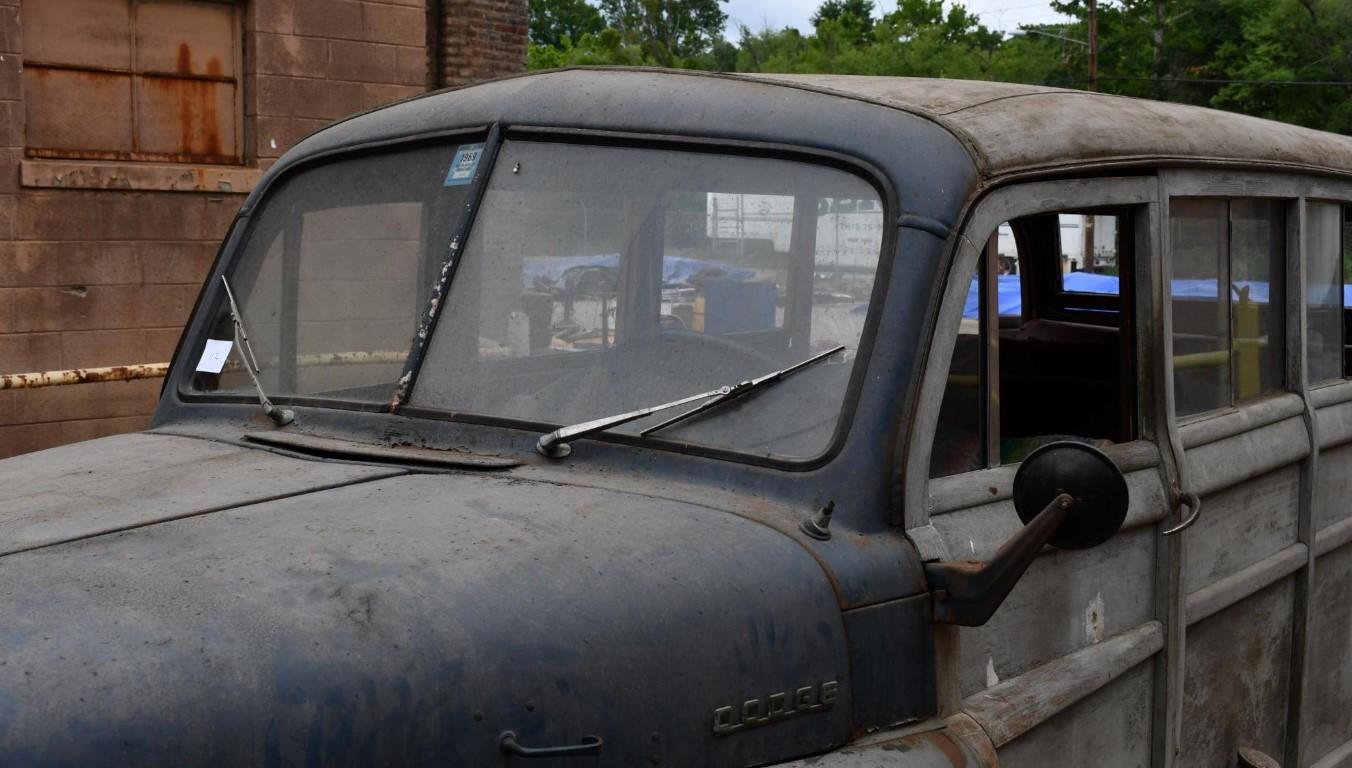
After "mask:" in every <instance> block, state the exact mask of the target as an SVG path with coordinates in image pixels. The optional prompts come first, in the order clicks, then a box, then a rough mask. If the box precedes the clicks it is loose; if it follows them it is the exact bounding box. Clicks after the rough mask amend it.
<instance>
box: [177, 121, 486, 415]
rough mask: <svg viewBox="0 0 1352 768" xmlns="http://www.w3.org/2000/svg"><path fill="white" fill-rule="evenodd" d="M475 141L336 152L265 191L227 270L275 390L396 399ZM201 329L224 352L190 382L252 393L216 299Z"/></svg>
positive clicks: (266, 380)
mask: <svg viewBox="0 0 1352 768" xmlns="http://www.w3.org/2000/svg"><path fill="white" fill-rule="evenodd" d="M482 146H483V145H482V144H480V143H477V142H476V141H473V140H465V141H461V142H457V143H453V144H450V145H444V146H443V145H438V146H427V147H419V148H416V149H405V150H400V151H397V152H390V153H383V154H376V155H367V156H363V157H356V158H348V159H343V160H336V161H331V162H328V163H325V164H323V165H319V166H316V167H312V168H310V169H308V170H303V171H300V172H299V173H295V174H292V175H290V176H288V177H286V178H285V180H284V181H282V182H280V183H279V184H278V185H277V186H276V187H275V188H274V190H273V191H272V193H271V194H270V195H268V197H267V198H265V202H264V203H263V205H262V207H261V209H260V210H259V211H258V212H256V213H255V214H254V216H253V220H252V222H251V223H250V225H249V229H248V231H247V233H246V235H245V238H244V241H243V244H242V245H241V247H240V253H239V255H238V256H237V258H236V259H235V262H234V265H233V267H232V269H231V270H230V273H229V281H230V286H231V288H233V290H234V293H235V298H236V299H237V301H238V303H239V307H240V313H241V315H242V316H243V321H244V325H245V327H246V329H247V332H248V336H249V341H250V344H251V346H252V347H253V351H254V355H255V357H256V358H257V360H258V366H259V370H260V373H259V383H260V384H261V385H262V386H263V388H264V389H265V390H266V391H267V393H268V394H269V395H271V396H273V397H276V398H279V399H285V398H287V397H288V396H291V397H295V396H304V397H310V398H324V399H332V400H346V401H355V402H362V403H380V404H385V403H389V402H390V400H391V398H392V397H393V394H394V388H395V383H396V382H397V381H398V379H399V377H400V375H401V374H402V373H403V370H404V362H405V360H406V359H407V358H408V354H409V349H410V347H411V340H412V338H413V334H414V333H415V331H416V330H417V327H418V320H419V318H420V317H421V316H422V315H423V314H424V313H425V312H426V310H427V301H428V295H429V287H430V286H431V285H433V281H435V279H436V276H437V274H438V273H439V272H440V270H441V264H442V262H443V261H444V260H445V258H446V251H447V244H448V242H449V241H450V237H451V232H452V230H453V229H454V227H455V226H456V223H457V221H458V217H459V216H460V214H461V212H462V211H463V210H464V204H465V201H466V197H467V195H468V190H469V189H470V184H469V182H470V181H472V173H473V170H472V169H469V172H468V173H466V169H467V168H468V164H469V163H474V162H477V158H478V157H479V153H480V152H481V151H482ZM457 171H459V174H460V175H459V177H457ZM209 335H210V336H211V339H213V340H215V341H216V342H217V343H215V344H208V345H207V347H206V349H210V348H212V347H213V346H214V347H215V348H216V349H221V348H223V345H224V344H227V343H229V344H231V346H230V349H229V353H228V358H227V359H226V361H225V364H224V366H223V367H222V366H220V365H219V364H218V365H216V366H212V365H206V366H203V365H201V364H198V368H199V370H198V371H197V372H196V373H195V374H194V376H193V387H194V389H196V390H198V391H213V392H228V393H231V394H246V395H250V396H252V395H253V394H254V389H253V385H252V384H251V383H250V381H249V377H248V376H247V374H246V371H245V370H244V368H243V364H242V358H241V357H240V350H238V349H236V348H234V347H233V340H234V329H233V326H232V324H231V321H230V314H229V307H228V306H226V304H225V303H224V302H223V301H222V302H220V303H219V304H218V307H217V312H216V317H215V322H214V323H213V326H212V329H211V331H210V334H209ZM202 354H203V355H205V354H206V353H205V350H204V352H203V353H202ZM193 359H194V361H196V360H198V359H199V358H193ZM201 359H203V360H204V361H205V357H203V358H201ZM203 368H206V369H207V370H202V369H203ZM212 368H215V370H217V371H219V373H213V372H212Z"/></svg>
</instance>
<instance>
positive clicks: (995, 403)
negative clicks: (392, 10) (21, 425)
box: [0, 70, 1352, 768]
mask: <svg viewBox="0 0 1352 768" xmlns="http://www.w3.org/2000/svg"><path fill="white" fill-rule="evenodd" d="M1349 205H1352V140H1349V139H1346V138H1343V137H1338V136H1332V135H1328V134H1322V133H1318V132H1314V131H1309V130H1304V129H1300V128H1297V127H1293V126H1288V125H1282V124H1276V123H1270V122H1265V121H1261V120H1255V119H1250V118H1245V117H1240V116H1236V115H1228V114H1223V113H1217V112H1211V111H1208V110H1201V109H1196V108H1191V107H1182V106H1171V105H1165V104H1157V103H1151V102H1143V101H1135V100H1130V99H1123V98H1116V97H1109V96H1102V95H1098V94H1088V93H1081V92H1075V91H1065V90H1057V89H1048V88H1038V87H1030V86H1020V85H1001V84H993V83H964V82H955V81H931V80H906V79H893V78H861V77H837V76H806V75H804V76H782V77H765V78H759V77H750V76H746V77H743V76H735V77H734V76H711V75H703V74H694V73H677V72H663V71H647V70H567V71H558V72H549V73H542V74H535V75H530V76H523V77H518V78H513V79H508V80H502V81H496V82H491V83H486V84H481V85H476V86H472V87H467V88H463V89H459V90H452V91H445V92H440V93H436V94H431V95H428V96H425V97H421V98H417V99H412V100H409V101H405V102H402V103H399V104H396V105H392V106H390V107H387V108H384V109H380V110H376V111H373V112H369V113H366V114H363V115H359V116H356V117H353V118H350V119H348V120H345V121H343V122H340V123H338V124H336V125H334V126H331V127H329V128H327V129H325V130H323V131H320V132H318V133H316V134H314V135H313V136H311V137H309V138H308V139H306V140H305V141H303V142H301V143H300V144H299V145H298V146H297V147H296V148H295V149H293V150H292V151H291V152H289V153H288V154H287V155H286V156H285V157H284V158H283V159H282V160H281V161H279V162H278V163H277V164H276V165H275V166H274V167H273V168H272V169H271V170H270V171H269V172H268V175H267V177H266V178H265V179H264V181H263V182H262V183H261V184H260V185H259V187H258V189H257V190H256V191H255V192H254V193H253V194H252V196H251V197H250V198H249V200H248V202H247V203H246V204H245V205H244V207H243V209H242V210H241V212H240V215H239V218H238V220H237V221H236V222H235V224H234V226H233V227H232V229H231V232H230V235H229V237H228V238H227V240H226V242H225V243H224V245H223V246H222V249H221V252H220V255H219V257H218V259H217V261H216V264H215V266H214V268H213V270H212V273H211V276H210V278H209V280H208V282H207V283H206V285H205V286H204V288H203V291H202V294H201V296H200V298H199V300H198V303H197V307H196V309H195V311H194V313H193V316H192V320H191V321H190V323H189V325H188V327H187V329H186V331H185V333H184V335H183V339H182V341H181V343H180V346H179V350H178V353H177V354H176V355H175V361H174V364H173V367H172V369H171V371H170V374H169V376H168V378H167V380H166V383H165V387H164V392H163V396H162V400H161V402H160V405H159V410H158V414H157V416H156V419H155V424H154V426H153V427H152V428H151V429H150V430H148V431H146V432H143V433H139V434H135V435H127V436H121V437H113V438H106V439H102V440H96V441H91V442H87V443H82V444H78V445H74V446H67V447H63V448H58V449H53V450H50V451H45V452H41V453H37V454H32V455H27V456H23V457H19V458H15V459H10V460H7V461H4V462H0V487H4V488H5V489H7V490H8V494H7V496H6V498H5V499H4V500H3V501H0V546H2V547H3V550H2V551H0V552H2V553H3V555H4V556H3V557H0V585H3V586H0V615H4V616H5V617H6V621H5V622H4V624H3V631H0V637H3V644H0V762H4V763H16V764H19V763H22V764H57V763H60V764H67V763H79V764H114V763H115V764H118V765H125V764H151V763H175V764H185V763H191V764H205V763H211V764H217V763H229V762H238V763H265V762H276V763H302V762H304V763H316V764H370V763H419V764H439V765H503V766H511V765H519V764H524V763H525V761H528V760H531V759H535V758H546V760H545V762H542V763H540V764H541V765H545V764H560V765H562V764H566V765H575V766H584V765H585V766H590V765H596V766H634V765H675V766H693V765H729V766H759V765H771V764H774V765H794V766H808V765H813V766H840V767H841V768H844V767H845V766H863V765H870V766H873V765H895V766H940V765H944V766H947V765H965V766H983V765H984V766H991V765H996V764H997V763H998V764H1000V765H1006V766H1020V765H1024V766H1045V765H1096V766H1118V765H1121V766H1140V765H1153V766H1231V765H1234V764H1235V763H1236V760H1237V759H1239V757H1238V755H1239V753H1240V751H1241V750H1245V751H1246V752H1245V754H1246V755H1247V757H1246V758H1245V759H1248V760H1250V761H1253V760H1257V759H1260V758H1261V756H1262V755H1267V756H1270V757H1272V758H1275V759H1277V760H1279V761H1280V762H1281V764H1282V765H1288V766H1317V767H1318V768H1330V767H1331V766H1338V765H1345V764H1347V762H1348V761H1349V760H1352V683H1350V682H1349V681H1350V680H1352V603H1349V601H1348V600H1347V599H1346V595H1347V593H1348V590H1349V589H1352V546H1349V542H1352V508H1349V506H1348V505H1347V503H1346V502H1345V497H1346V496H1347V494H1348V492H1349V490H1352V489H1349V487H1348V482H1349V481H1348V478H1349V477H1352V383H1349V382H1348V381H1347V377H1348V372H1349V355H1348V352H1347V350H1348V341H1347V340H1348V317H1349V314H1348V312H1347V309H1346V304H1347V302H1346V300H1345V294H1346V292H1347V289H1346V287H1345V283H1346V282H1347V275H1346V269H1347V267H1346V264H1347V263H1348V261H1350V260H1352V259H1349V258H1348V256H1347V253H1348V251H1347V248H1348V242H1349V240H1348V233H1349V231H1352V227H1350V226H1349V223H1348V222H1349V221H1352V217H1349V214H1348V206H1349ZM1002 232H1003V233H1006V234H1005V235H1004V236H1003V237H1002V235H1001V233H1002ZM1068 239H1076V240H1077V242H1075V243H1071V242H1068ZM1071 253H1077V254H1079V261H1078V263H1076V264H1075V265H1073V266H1072V264H1071V262H1072V261H1075V259H1073V258H1071V257H1069V254H1071ZM1047 545H1050V546H1047ZM550 760H553V762H549V761H550Z"/></svg>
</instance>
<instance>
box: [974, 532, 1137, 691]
mask: <svg viewBox="0 0 1352 768" xmlns="http://www.w3.org/2000/svg"><path fill="white" fill-rule="evenodd" d="M1158 539H1159V536H1158V534H1157V533H1156V532H1155V530H1154V529H1153V528H1138V529H1136V530H1134V531H1131V532H1128V533H1124V534H1119V535H1118V536H1117V537H1115V538H1113V539H1111V540H1109V541H1108V542H1107V543H1105V544H1102V545H1100V546H1099V547H1097V548H1095V549H1093V550H1083V551H1075V552H1071V551H1062V550H1049V551H1047V552H1045V553H1044V554H1043V555H1042V556H1041V557H1039V558H1038V559H1037V560H1036V561H1035V562H1034V563H1033V565H1032V566H1030V567H1029V569H1028V571H1027V572H1026V573H1025V574H1024V576H1023V578H1022V579H1020V580H1019V583H1018V584H1017V585H1015V587H1014V589H1013V591H1012V592H1011V593H1010V595H1009V597H1008V598H1006V600H1005V602H1004V604H1003V605H1001V606H1000V610H998V611H996V613H995V615H994V616H993V617H991V620H990V621H989V622H987V623H986V625H985V626H982V627H971V628H963V629H962V630H961V633H962V643H961V646H962V647H961V654H960V659H961V662H960V680H961V685H962V691H963V693H964V694H965V695H970V694H973V693H975V692H976V691H980V690H982V689H984V688H987V687H988V686H989V685H990V683H991V681H992V680H1003V679H1006V678H1010V677H1015V676H1018V675H1022V674H1023V673H1025V672H1027V671H1028V670H1031V669H1033V668H1035V667H1038V666H1040V665H1042V664H1046V663H1049V662H1051V661H1053V660H1054V659H1056V658H1057V657H1060V656H1065V655H1067V654H1070V653H1074V652H1076V651H1078V650H1079V649H1081V648H1084V647H1086V646H1091V645H1093V644H1094V643H1095V642H1097V641H1100V640H1102V639H1103V638H1107V637H1111V636H1113V635H1116V634H1118V633H1121V632H1125V631H1128V630H1130V629H1131V628H1132V627H1135V626H1138V625H1140V624H1143V623H1145V622H1147V621H1150V620H1152V619H1153V618H1154V616H1155V594H1154V578H1153V576H1154V570H1155V547H1156V546H1157V545H1158Z"/></svg>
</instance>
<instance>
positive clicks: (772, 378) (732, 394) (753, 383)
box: [639, 344, 845, 435]
mask: <svg viewBox="0 0 1352 768" xmlns="http://www.w3.org/2000/svg"><path fill="white" fill-rule="evenodd" d="M844 349H845V345H844V344H837V345H836V346H834V347H832V348H831V349H828V350H826V351H825V352H819V353H817V354H815V355H813V356H812V357H809V358H808V359H806V360H804V361H802V362H799V363H794V364H793V365H791V366H789V367H788V368H781V369H779V370H777V371H771V372H770V373H767V374H765V375H764V376H760V377H757V378H754V379H751V380H750V381H744V382H742V383H741V384H735V385H733V386H731V387H727V390H728V391H727V392H724V393H723V394H721V395H719V396H717V397H715V398H714V399H712V400H709V401H708V402H704V403H700V404H699V405H697V406H695V407H694V408H691V409H690V410H688V411H685V412H684V413H678V414H676V415H675V416H672V417H671V418H669V419H667V420H666V421H664V422H662V423H661V424H654V425H653V426H651V427H648V428H647V429H645V430H643V431H642V432H639V435H651V434H652V433H654V432H656V431H657V430H659V429H666V428H667V427H670V426H672V425H673V424H679V423H680V422H682V421H685V420H686V419H690V418H694V417H695V416H698V415H699V414H701V413H704V412H705V411H707V410H709V409H711V408H717V407H718V406H720V405H722V404H723V403H726V402H728V401H729V400H733V399H736V398H738V397H741V396H743V395H749V394H751V393H752V392H755V391H756V390H759V389H764V388H765V387H768V386H770V385H771V384H774V383H775V382H777V381H783V380H784V379H786V378H788V377H789V376H792V375H793V374H795V373H797V372H799V371H801V370H803V369H804V368H806V367H808V366H809V365H812V364H813V363H815V362H817V361H819V360H825V359H826V358H828V357H830V356H831V355H834V354H835V353H837V352H840V351H842V350H844Z"/></svg>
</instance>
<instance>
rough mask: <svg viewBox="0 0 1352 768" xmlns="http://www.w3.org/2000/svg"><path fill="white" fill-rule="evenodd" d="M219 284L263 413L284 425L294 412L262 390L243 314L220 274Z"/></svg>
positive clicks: (227, 282) (246, 369)
mask: <svg viewBox="0 0 1352 768" xmlns="http://www.w3.org/2000/svg"><path fill="white" fill-rule="evenodd" d="M221 284H222V285H224V286H225V298H226V299H228V300H229V301H230V319H231V320H233V321H234V323H235V346H237V347H239V349H240V353H239V356H240V357H242V358H244V370H245V371H247V372H248V374H249V380H250V381H252V382H253V385H254V389H255V390H257V391H258V402H259V404H260V405H262V406H263V414H264V415H265V416H267V417H268V418H269V419H272V420H273V421H274V422H276V423H277V426H279V427H284V426H286V425H287V424H290V423H291V422H293V421H295V420H296V414H295V413H294V412H293V411H292V410H291V409H290V408H278V407H277V406H275V405H273V404H272V401H271V400H269V399H268V395H267V393H266V392H264V391H263V385H262V384H260V383H259V381H258V374H259V373H260V371H259V369H258V358H256V357H254V352H253V347H252V346H250V344H249V332H248V331H246V330H244V316H243V315H241V314H240V311H239V305H238V304H236V303H235V294H234V293H233V292H232V291H231V290H230V281H229V280H226V279H225V275H221Z"/></svg>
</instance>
